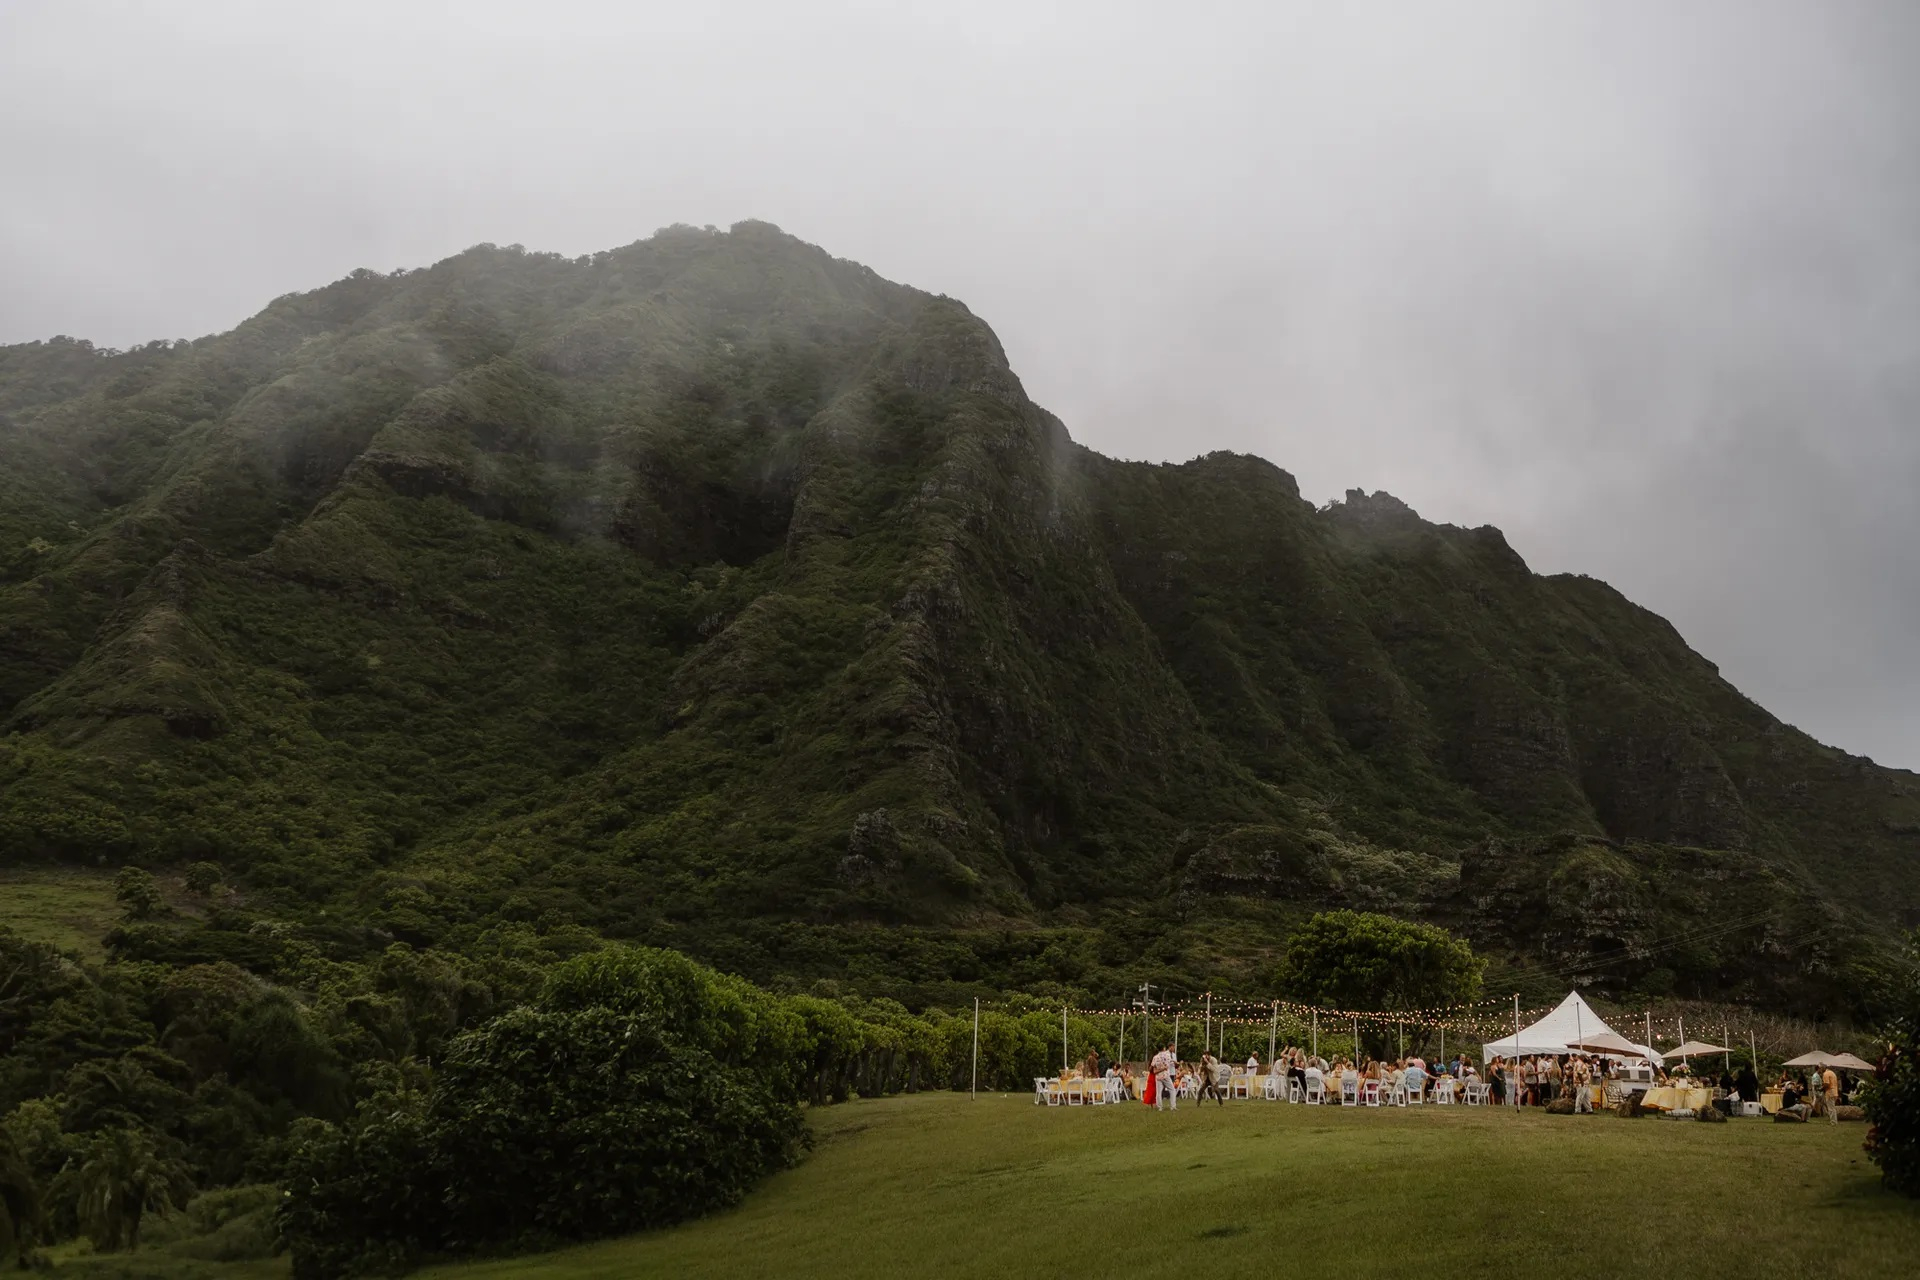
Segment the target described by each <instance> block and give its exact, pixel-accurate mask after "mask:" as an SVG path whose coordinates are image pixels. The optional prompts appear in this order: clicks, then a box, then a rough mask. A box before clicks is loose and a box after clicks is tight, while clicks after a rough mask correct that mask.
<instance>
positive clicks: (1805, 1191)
mask: <svg viewBox="0 0 1920 1280" xmlns="http://www.w3.org/2000/svg"><path fill="white" fill-rule="evenodd" d="M814 1126H815V1131H816V1133H817V1135H818V1145H817V1147H816V1149H815V1151H814V1153H813V1155H812V1157H811V1158H810V1159H808V1160H807V1161H806V1162H805V1163H804V1164H803V1165H801V1167H799V1168H798V1169H794V1170H791V1171H789V1172H787V1173H783V1174H781V1175H779V1176H778V1177H775V1178H773V1179H772V1180H771V1181H769V1182H768V1183H767V1184H766V1185H765V1186H763V1187H762V1188H761V1189H760V1190H759V1191H757V1192H755V1193H754V1194H753V1195H752V1196H750V1197H749V1198H748V1200H747V1202H746V1203H745V1204H744V1205H742V1206H741V1207H740V1208H738V1209H736V1210H734V1211H733V1212H731V1213H725V1214H721V1215H719V1216H717V1217H713V1218H709V1219H705V1220H703V1221H700V1222H695V1223H690V1224H688V1225H686V1226H683V1227H679V1228H676V1229H674V1230H671V1231H662V1232H655V1233H652V1234H649V1235H642V1236H633V1237H629V1238H627V1239H623V1240H611V1241H606V1242H604V1243H601V1244H595V1245H587V1246H583V1247H581V1248H576V1249H569V1250H565V1251H563V1252H559V1253H551V1254H544V1255H538V1256H533V1257H524V1258H512V1259H505V1260H500V1261H493V1262H485V1263H477V1264H469V1265H456V1266H446V1267H439V1268H435V1269H433V1270H431V1271H428V1272H424V1273H422V1275H423V1276H431V1277H435V1278H436V1280H482V1278H483V1277H484V1278H487V1280H508V1278H509V1277H512V1278H513V1280H626V1278H627V1277H633V1276H672V1277H674V1278H675V1280H702V1278H704V1277H713V1278H714V1280H739V1277H741V1276H743V1275H781V1276H819V1277H828V1278H830V1280H857V1278H859V1277H866V1276H874V1277H882V1276H884V1277H893V1276H899V1275H909V1274H910V1275H913V1276H915V1277H916V1280H919V1278H923V1277H939V1276H983V1277H984V1276H992V1277H999V1276H1029V1275H1031V1276H1065V1275H1077V1274H1092V1275H1133V1276H1172V1275H1183V1274H1204V1275H1230V1276H1243V1275H1272V1274H1274V1273H1275V1272H1276V1271H1278V1272H1280V1273H1283V1274H1287V1275H1310V1276H1324V1275H1348V1276H1355V1275H1357V1276H1371V1275H1380V1274H1387V1273H1407V1272H1414V1273H1419V1274H1423V1275H1442V1276H1448V1275H1453V1276H1458V1275H1476V1276H1477V1275H1515V1274H1523V1273H1524V1271H1525V1269H1527V1268H1529V1267H1532V1268H1538V1267H1539V1266H1540V1265H1541V1264H1542V1263H1546V1264H1547V1265H1549V1266H1550V1267H1551V1268H1552V1274H1553V1275H1554V1276H1556V1277H1569V1278H1572V1280H1578V1278H1580V1277H1586V1276H1593V1277H1604V1278H1605V1280H1617V1278H1618V1277H1619V1276H1620V1275H1622V1274H1624V1273H1628V1272H1631V1273H1634V1274H1654V1275H1685V1276H1687V1277H1689V1280H1692V1278H1694V1277H1700V1278H1706V1280H1710V1278H1712V1277H1719V1276H1726V1277H1731V1278H1735V1280H1766V1278H1767V1277H1796V1278H1797V1277H1802V1276H1825V1277H1844V1278H1847V1280H1852V1278H1854V1277H1875V1276H1888V1277H1895V1276H1897V1277H1902V1278H1908V1277H1912V1276H1913V1275H1915V1274H1916V1259H1920V1202H1915V1201H1911V1200H1903V1199H1901V1198H1899V1197H1896V1196H1892V1195H1888V1194H1886V1193H1885V1192H1883V1191H1881V1190H1880V1182H1879V1177H1878V1172H1877V1170H1875V1168H1874V1167H1873V1166H1872V1165H1871V1164H1869V1163H1868V1162H1867V1159H1866V1157H1865V1156H1864V1155H1863V1154H1862V1153H1861V1150H1860V1142H1861V1139H1862V1137H1863V1136H1864V1134H1865V1126H1864V1125H1859V1124H1847V1125H1841V1126H1839V1127H1837V1128H1835V1127H1833V1126H1830V1125H1828V1124H1826V1123H1824V1122H1822V1123H1815V1124H1808V1125H1793V1126H1788V1125H1776V1124H1773V1123H1770V1122H1767V1121H1758V1120H1747V1121H1739V1120H1736V1121H1732V1122H1729V1123H1727V1124H1723V1125H1703V1124H1696V1123H1693V1122H1691V1121H1673V1120H1663V1119H1660V1118H1658V1117H1653V1116H1650V1117H1648V1118H1646V1119H1642V1120H1631V1121H1629V1120H1620V1119H1617V1118H1615V1117H1613V1116H1610V1115H1601V1116H1595V1117H1587V1116H1568V1117H1560V1116H1547V1115H1543V1114H1541V1113H1539V1112H1531V1111H1530V1112H1527V1113H1524V1114H1522V1115H1515V1114H1514V1113H1513V1112H1511V1111H1500V1112H1484V1111H1473V1110H1468V1109H1466V1108H1464V1107H1454V1108H1431V1107H1430V1108H1427V1109H1426V1110H1424V1111H1421V1110H1407V1111H1389V1110H1384V1109H1382V1110H1378V1111H1374V1110H1365V1109H1362V1110H1352V1109H1341V1108H1335V1107H1326V1108H1318V1107H1313V1108H1310V1107H1300V1106H1287V1105H1284V1104H1280V1103H1266V1102H1251V1103H1249V1102H1240V1103H1235V1104H1230V1105H1229V1106H1227V1107H1226V1108H1225V1109H1221V1108H1219V1107H1212V1106H1210V1107H1208V1108H1206V1109H1200V1108H1197V1107H1191V1106H1187V1107H1182V1108H1181V1109H1180V1111H1179V1112H1178V1113H1177V1114H1172V1113H1169V1114H1155V1113H1153V1112H1151V1111H1148V1110H1147V1109H1146V1108H1144V1107H1141V1106H1138V1105H1132V1104H1130V1105H1126V1106H1121V1107H1109V1108H1098V1109H1084V1110H1083V1109H1080V1108H1058V1109H1047V1108H1036V1107H1034V1106H1033V1105H1031V1103H1030V1102H1029V1101H1028V1100H1027V1099H1026V1098H1024V1097H1013V1096H1008V1095H990V1096H982V1097H981V1098H980V1099H979V1100H978V1101H977V1102H970V1101H969V1100H968V1099H967V1098H966V1096H965V1095H953V1094H921V1095H918V1096H915V1097H909V1098H888V1099H882V1100H878V1101H870V1102H856V1103H852V1104H850V1105H847V1106H843V1107H833V1108H828V1109H825V1110H822V1111H818V1112H815V1113H814ZM55 1272H56V1274H76V1275H80V1276H86V1277H98V1278H99V1280H105V1278H106V1277H116V1278H118V1277H126V1278H128V1280H132V1278H133V1277H142V1278H149V1277H150V1278H153V1280H160V1278H162V1277H167V1278H177V1280H201V1278H205V1280H253V1278H255V1277H259V1278H261V1280H265V1278H266V1277H271V1276H281V1277H284V1276H285V1275H286V1274H287V1271H286V1262H285V1260H284V1259H280V1260H276V1261H274V1262H269V1263H251V1264H225V1265H223V1264H216V1263H206V1262H195V1261H190V1260H188V1259H186V1258H182V1257H180V1256H178V1255H176V1254H171V1253H170V1252H167V1251H149V1252H143V1253H142V1254H141V1255H139V1256H138V1257H135V1258H118V1259H106V1258H101V1259H84V1258H76V1257H72V1256H71V1255H70V1254H69V1255H68V1257H66V1258H63V1259H62V1260H61V1262H60V1263H59V1264H58V1265H57V1266H56V1268H55Z"/></svg>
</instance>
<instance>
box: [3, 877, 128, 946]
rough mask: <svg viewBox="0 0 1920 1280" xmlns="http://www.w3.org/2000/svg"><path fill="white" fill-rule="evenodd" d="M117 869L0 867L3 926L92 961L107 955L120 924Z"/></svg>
mask: <svg viewBox="0 0 1920 1280" xmlns="http://www.w3.org/2000/svg"><path fill="white" fill-rule="evenodd" d="M119 920H120V908H119V905H118V904H116V903H115V902H114V900H113V873H111V872H107V871H77V870H70V869H65V868H59V869H56V868H45V867H33V868H27V867H16V868H9V869H7V870H4V871H0V925H4V926H5V927H7V928H9V929H13V930H15V931H16V932H18V933H19V934H20V936H21V937H23V938H27V939H29V940H31V941H34V942H50V943H52V944H53V945H54V946H56V947H59V948H61V949H62V950H65V951H76V952H78V953H79V954H81V955H82V956H85V957H86V958H87V959H89V960H101V959H104V958H105V956H106V948H105V946H104V945H103V943H102V941H101V940H102V939H103V938H105V937H106V935H107V932H108V931H109V930H110V929H112V928H113V926H114V925H115V924H117V923H119Z"/></svg>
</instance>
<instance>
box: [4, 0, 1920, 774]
mask: <svg viewBox="0 0 1920 1280" xmlns="http://www.w3.org/2000/svg"><path fill="white" fill-rule="evenodd" d="M1915 48H1920V8H1916V7H1915V6H1913V5H1911V4H1908V3H1904V2H1903V0H1885V2H1883V3H1864V2H1853V3H1847V2H1835V0H1819V2H1816V0H1804V2H1801V3H1767V2H1762V0H1745V2H1742V3H1709V2H1706V0H1702V2H1700V3H1694V4H1689V5H1686V6H1678V7H1676V6H1672V5H1660V4H1653V3H1624V2H1620V0H1614V2H1611V3H1591V4H1561V5H1551V6H1549V5H1541V4H1536V3H1522V2H1520V0H1513V2H1511V3H1496V2H1495V0H1461V2H1460V3H1447V4H1441V3H1431V4H1419V5H1409V4H1395V5H1387V4H1379V5H1372V4H1353V5H1342V6H1327V5H1316V4H1306V3H1291V2H1289V3H1263V4H1204V3H1203V4H1195V5H1186V6H1182V7H1180V8H1179V9H1177V10H1168V9H1167V8H1165V7H1164V6H1157V5H1144V4H1138V5H1136V4H1111V3H1110V4H1103V5H1064V4H1062V5H1050V4H1037V3H1023V4H1019V5H1012V4H999V3H978V4H972V5H967V6H956V7H952V8H947V9H940V10H931V9H926V8H924V7H922V6H912V7H906V6H896V5H887V4H880V3H864V4H862V3H855V4H843V5H810V6H795V5H787V4H775V3H758V4H727V3H714V4H706V5H674V6H661V5H653V4H612V3H605V4H584V3H552V4H544V5H540V6H525V5H513V4H504V3H491V2H488V3H471V4H465V5H460V6H441V5H424V4H421V5H394V4H382V5H373V4H359V3H339V4H332V5H325V6H320V5H306V6H273V7H271V8H268V7H264V6H255V5H251V4H241V3H201V4H196V5H193V6H177V5H175V6H168V5H158V4H99V3H78V2H72V0H62V2H60V3H53V2H51V0H16V2H15V3H12V4H9V5H7V6H5V7H4V8H0V158H3V163H4V169H0V172H4V173H5V175H6V188H7V193H8V194H7V199H6V200H5V201H4V202H0V341H4V342H19V341H27V340H31V339H34V338H41V337H47V336H50V335H53V334H56V333H69V334H74V335H78V336H83V337H87V338H90V339H93V340H94V341H96V342H99V343H102V344H111V345H120V346H126V345H131V344H134V343H138V342H143V341H146V340H148V339H152V338H157V337H182V336H194V335H198V334H201V333H205V332H212V331H219V330H225V329H228V328H231V327H232V326H233V325H235V324H237V323H238V322H239V321H241V320H242V319H243V318H244V317H246V316H248V315H250V314H252V313H253V312H254V311H256V310H257V309H258V308H259V306H260V304H261V303H262V302H263V301H264V300H265V299H266V298H269V297H272V296H274V295H276V294H280V293H285V292H289V291H293V290H305V289H311V288H314V287H316V286H318V285H320V284H322V283H324V282H326V281H329V280H334V279H337V278H339V277H341V276H343V275H345V274H346V273H347V272H348V271H350V270H352V269H353V268H356V267H362V266H366V267H373V268H376V269H380V270H388V269H392V268H395V267H401V266H407V267H413V266H417V265H419V264H421V263H424V262H429V261H433V260H435V259H438V258H442V257H445V256H446V255H448V254H451V253H454V252H457V251H459V250H460V249H462V248H464V247H466V246H468V245H471V244H473V243H476V242H481V241H494V242H498V243H502V244H505V243H509V242H521V243H524V244H525V245H527V246H528V247H529V248H531V249H543V250H546V249H551V250H558V251H561V252H564V253H569V254H575V253H584V252H589V251H594V250H599V249H603V248H606V247H607V246H610V245H617V244H623V243H627V242H629V241H632V240H634V239H637V238H639V237H642V236H644V235H646V234H647V233H648V232H650V231H651V230H652V229H653V228H655V227H657V226H661V225H664V224H667V223H672V222H691V223H695V224H700V223H708V222H711V223H716V224H720V225H727V224H730V223H733V222H735V221H737V220H739V219H742V218H749V217H757V218H765V219H769V220H771V221H773V222H776V223H778V224H779V225H781V226H782V227H784V228H786V229H787V230H789V231H791V232H794V233H795V234H797V235H800V236H802V237H803V238H805V239H807V240H809V241H812V242H814V243H817V244H820V245H823V246H825V247H826V248H827V249H829V250H830V251H831V252H833V253H835V254H837V255H841V256H844V257H847V258H851V259H854V260H856V261H860V262H863V263H867V264H869V265H871V266H872V267H873V268H874V269H875V270H877V271H879V272H880V273H881V274H883V275H885V276H887V277H888V278H891V279H896V280H904V281H910V282H912V283H914V284H916V285H918V286H920V287H923V288H928V289H933V290H939V291H944V292H946V293H949V294H951V295H953V296H955V297H957V298H961V299H963V300H964V301H965V302H966V303H967V304H968V306H969V307H970V308H972V310H973V311H974V312H975V313H977V314H978V315H980V316H982V317H983V318H985V319H986V320H987V321H989V322H990V323H991V324H992V325H993V327H994V330H995V331H996V332H997V334H998V335H999V337H1000V338H1001V340H1002V341H1003V342H1004V343H1005V345H1006V347H1007V352H1008V356H1009V359H1010V363H1011V365H1012V367H1013V368H1014V369H1015V370H1017V371H1018V372H1019V374H1020V375H1021V377H1022V378H1023V380H1024V381H1025V384H1026V387H1027V390H1028V392H1029V393H1030V394H1031V395H1032V397H1033V399H1034V400H1035V401H1037V402H1038V403H1040V404H1043V405H1045V406H1047V407H1048V408H1049V409H1051V410H1053V411H1055V412H1056V413H1058V414H1059V415H1060V416H1061V418H1062V419H1063V420H1064V421H1065V422H1066V424H1067V426H1068V427H1069V429H1070V430H1071V431H1072V432H1073V434H1074V436H1075V438H1076V439H1078V440H1079V441H1081V442H1083V443H1085V444H1087V445H1089V446H1091V447H1093V448H1095V449H1098V450H1101V451H1103V452H1106V453H1109V454H1113V455H1118V456H1121V457H1126V458H1138V459H1172V460H1182V459H1186V458H1190V457H1193V456H1195V455H1198V454H1202V453H1205V452H1208V451H1211V450H1216V449H1235V450H1243V451H1248V452H1253V453H1258V454H1261V455H1263V456H1265V457H1268V458H1271V459H1272V460H1273V461H1275V462H1276V463H1278V464H1279V465H1281V466H1283V467H1286V468H1287V469H1289V470H1290V471H1291V472H1293V473H1294V474H1295V475H1297V476H1298V477H1299V479H1300V483H1301V488H1302V491H1303V493H1304V494H1305V496H1307V497H1309V498H1311V499H1314V500H1316V501H1321V500H1325V499H1327V498H1329V497H1333V496H1335V495H1337V494H1340V493H1342V492H1343V491H1344V490H1346V489H1347V488H1349V487H1365V488H1366V489H1369V490H1373V489H1385V490H1389V491H1391V492H1392V493H1394V494H1395V495H1397V496H1399V497H1400V498H1402V499H1404V500H1406V501H1407V502H1408V503H1410V504H1411V505H1412V506H1413V507H1415V508H1416V509H1418V510H1419V511H1420V513H1421V514H1422V515H1424V516H1426V517H1428V518H1429V519H1432V520H1437V521H1446V522H1451V523H1455V524H1460V525H1466V526H1473V525H1478V524H1482V523H1491V524H1495V525H1498V526H1500V527H1501V528H1502V529H1504V530H1505V531H1506V534H1507V538H1508V541H1509V542H1510V543H1511V544H1512V545H1513V546H1514V547H1515V548H1516V549H1517V550H1518V551H1520V552H1521V554H1523V555H1524V556H1525V557H1526V558H1527V560H1528V561H1529V563H1530V564H1531V565H1532V566H1533V567H1534V568H1536V569H1538V570H1541V571H1575V572H1581V573H1587V574H1592V575H1594V576H1596V577H1601V578H1604V579H1606V580H1608V581H1609V582H1611V583H1613V584H1614V585H1615V586H1617V587H1619V588H1620V589H1621V590H1622V591H1623V592H1625V593H1626V595H1628V596H1629V597H1631V598H1632V599H1634V600H1636V601H1638V602H1640V603H1642V604H1645V605H1646V606H1648V607H1649V608H1651V609H1654V610H1655V611H1657V612H1659V613H1661V614H1663V615H1665V616H1667V617H1669V618H1671V619H1672V620H1673V621H1674V623H1675V624H1676V626H1678V627H1679V629H1680V631H1681V632H1682V633H1683V634H1684V636H1685V637H1686V639H1687V640H1688V641H1689V642H1690V643H1691V644H1692V645H1693V646H1694V647H1695V648H1696V649H1698V650H1699V651H1701V652H1702V653H1704V654H1706V655H1707V656H1708V657H1710V658H1712V659H1713V660H1715V661H1716V662H1718V663H1719V664H1720V666H1721V669H1722V671H1723V673H1724V674H1725V675H1726V676H1727V678H1728V679H1730V680H1731V681H1732V682H1733V683H1734V684H1736V685H1737V686H1739V687H1740V688H1741V689H1742V690H1743V691H1745V692H1746V693H1748V694H1749V695H1751V696H1752V697H1754V698H1755V699H1756V700H1758V701H1759V702H1760V703H1762V704H1763V705H1765V706H1766V707H1768V708H1769V709H1771V710H1773V711H1775V712H1777V713H1778V714H1780V715H1781V716H1783V717H1784V718H1785V719H1787V720H1789V721H1792V722H1793V723H1795V724H1796V725H1798V726H1799V727H1801V728H1803V729H1805V730H1807V731H1808V732H1810V733H1812V734H1813V735H1815V736H1816V737H1818V738H1820V739H1822V740H1823V741H1827V742H1831V743H1834V744H1836V745H1839V746H1842V747H1845V748H1847V749H1848V750H1851V751H1854V752H1856V753H1864V754H1868V755H1871V756H1873V757H1875V758H1876V759H1880V760H1882V761H1884V762H1886V763H1890V764H1896V765H1902V766H1906V767H1915V766H1920V673H1917V672H1916V669H1915V665H1914V663H1913V661H1912V656H1911V655H1912V653H1913V650H1914V638H1915V636H1916V635H1920V562H1917V561H1916V559H1915V557H1914V556H1913V554H1912V552H1911V548H1912V547H1913V546H1914V545H1916V540H1917V539H1920V503H1916V502H1915V501H1914V500H1913V494H1914V492H1915V486H1916V483H1920V431H1916V429H1915V427H1916V418H1917V417H1920V357H1917V356H1916V351H1920V343H1917V342H1916V336H1917V335H1920V241H1917V240H1916V237H1915V236H1914V235H1913V228H1915V227H1916V226H1920V94H1916V92H1915V91H1914V89H1913V86H1912V79H1911V71H1910V62H1911V53H1912V50H1914V49H1915Z"/></svg>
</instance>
